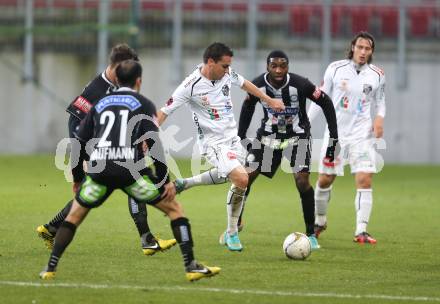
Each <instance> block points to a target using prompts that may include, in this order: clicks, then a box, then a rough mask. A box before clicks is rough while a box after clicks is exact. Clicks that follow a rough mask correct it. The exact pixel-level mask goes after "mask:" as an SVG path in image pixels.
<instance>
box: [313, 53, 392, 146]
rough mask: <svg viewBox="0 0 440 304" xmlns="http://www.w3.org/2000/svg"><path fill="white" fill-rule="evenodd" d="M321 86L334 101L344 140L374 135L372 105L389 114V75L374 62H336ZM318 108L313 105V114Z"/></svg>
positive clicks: (382, 112)
mask: <svg viewBox="0 0 440 304" xmlns="http://www.w3.org/2000/svg"><path fill="white" fill-rule="evenodd" d="M321 89H322V90H323V91H324V92H326V93H327V94H328V95H329V96H330V97H331V99H332V100H333V105H334V107H335V110H336V118H337V123H338V134H339V139H340V140H341V141H342V142H345V141H347V142H348V141H350V142H352V141H357V140H362V139H367V138H370V137H371V136H372V119H371V107H372V106H373V107H374V109H373V110H374V112H375V115H380V116H382V117H385V110H386V108H385V74H384V72H383V71H382V70H381V69H380V68H378V67H376V66H374V65H372V64H364V65H362V66H359V65H357V64H355V63H354V61H352V60H349V59H345V60H340V61H335V62H333V63H331V64H330V65H329V66H328V67H327V70H326V72H325V74H324V81H323V84H322V88H321ZM312 107H314V108H317V109H313V108H312ZM317 110H318V111H319V108H318V107H317V106H316V105H314V104H312V105H311V108H310V109H309V117H311V118H312V117H314V116H315V114H316V113H314V112H316V111H317ZM326 135H327V134H326Z"/></svg>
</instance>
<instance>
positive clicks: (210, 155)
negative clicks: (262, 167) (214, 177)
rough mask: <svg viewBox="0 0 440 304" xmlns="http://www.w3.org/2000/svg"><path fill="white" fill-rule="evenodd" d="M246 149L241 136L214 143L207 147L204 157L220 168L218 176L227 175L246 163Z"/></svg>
mask: <svg viewBox="0 0 440 304" xmlns="http://www.w3.org/2000/svg"><path fill="white" fill-rule="evenodd" d="M245 155H246V153H245V150H244V148H243V146H242V145H241V143H240V137H238V136H235V137H234V138H232V139H231V140H228V141H226V142H222V143H213V144H211V145H209V147H208V148H207V149H206V153H204V154H203V157H204V158H205V159H206V160H207V161H208V162H209V163H210V164H211V165H213V166H214V167H216V168H217V169H218V177H227V176H228V175H229V173H231V171H232V170H234V169H235V168H237V167H239V166H243V165H244V160H245Z"/></svg>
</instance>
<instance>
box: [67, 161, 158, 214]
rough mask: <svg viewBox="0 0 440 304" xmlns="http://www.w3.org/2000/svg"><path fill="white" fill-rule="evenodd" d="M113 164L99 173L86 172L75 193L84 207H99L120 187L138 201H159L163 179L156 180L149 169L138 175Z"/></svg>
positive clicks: (152, 202) (155, 202)
mask: <svg viewBox="0 0 440 304" xmlns="http://www.w3.org/2000/svg"><path fill="white" fill-rule="evenodd" d="M116 166H118V165H116V164H113V165H110V166H108V168H107V167H106V169H105V170H104V171H102V172H100V173H88V174H86V176H85V178H84V179H83V181H82V183H81V187H80V189H79V190H78V192H77V193H76V196H75V198H76V200H77V201H78V203H79V204H80V205H81V206H83V207H85V208H95V207H99V206H100V205H101V204H103V203H104V202H105V200H106V199H107V198H108V197H109V196H110V195H111V194H112V192H113V191H114V190H116V189H121V190H122V191H124V192H125V193H127V195H128V196H129V197H132V198H133V199H135V200H136V202H138V203H147V204H149V205H155V204H157V203H158V202H160V201H161V195H162V194H163V192H164V190H165V189H164V187H163V186H164V184H165V182H164V181H158V180H157V179H156V178H155V177H154V175H153V174H151V170H149V169H146V170H143V171H141V172H140V173H139V175H138V176H135V177H134V176H132V174H131V173H130V172H129V171H128V170H127V169H124V168H122V167H120V168H119V169H118V168H117V167H116Z"/></svg>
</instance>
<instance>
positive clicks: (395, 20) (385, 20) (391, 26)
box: [378, 7, 399, 37]
mask: <svg viewBox="0 0 440 304" xmlns="http://www.w3.org/2000/svg"><path fill="white" fill-rule="evenodd" d="M378 13H379V16H380V21H381V32H382V35H384V36H386V37H395V36H397V31H398V27H399V10H398V9H397V8H395V7H382V8H379V9H378Z"/></svg>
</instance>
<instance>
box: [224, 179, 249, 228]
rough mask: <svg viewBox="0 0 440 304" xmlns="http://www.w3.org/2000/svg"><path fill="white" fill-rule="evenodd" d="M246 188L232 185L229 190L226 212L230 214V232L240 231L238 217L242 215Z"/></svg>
mask: <svg viewBox="0 0 440 304" xmlns="http://www.w3.org/2000/svg"><path fill="white" fill-rule="evenodd" d="M245 192H246V188H245V189H241V188H238V187H236V186H235V185H232V186H231V188H230V189H229V191H228V198H227V201H226V204H227V205H226V212H227V214H228V228H227V231H228V234H229V235H231V234H234V233H237V232H238V227H237V225H238V218H239V217H240V213H241V209H242V207H243V201H244V194H245Z"/></svg>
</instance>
